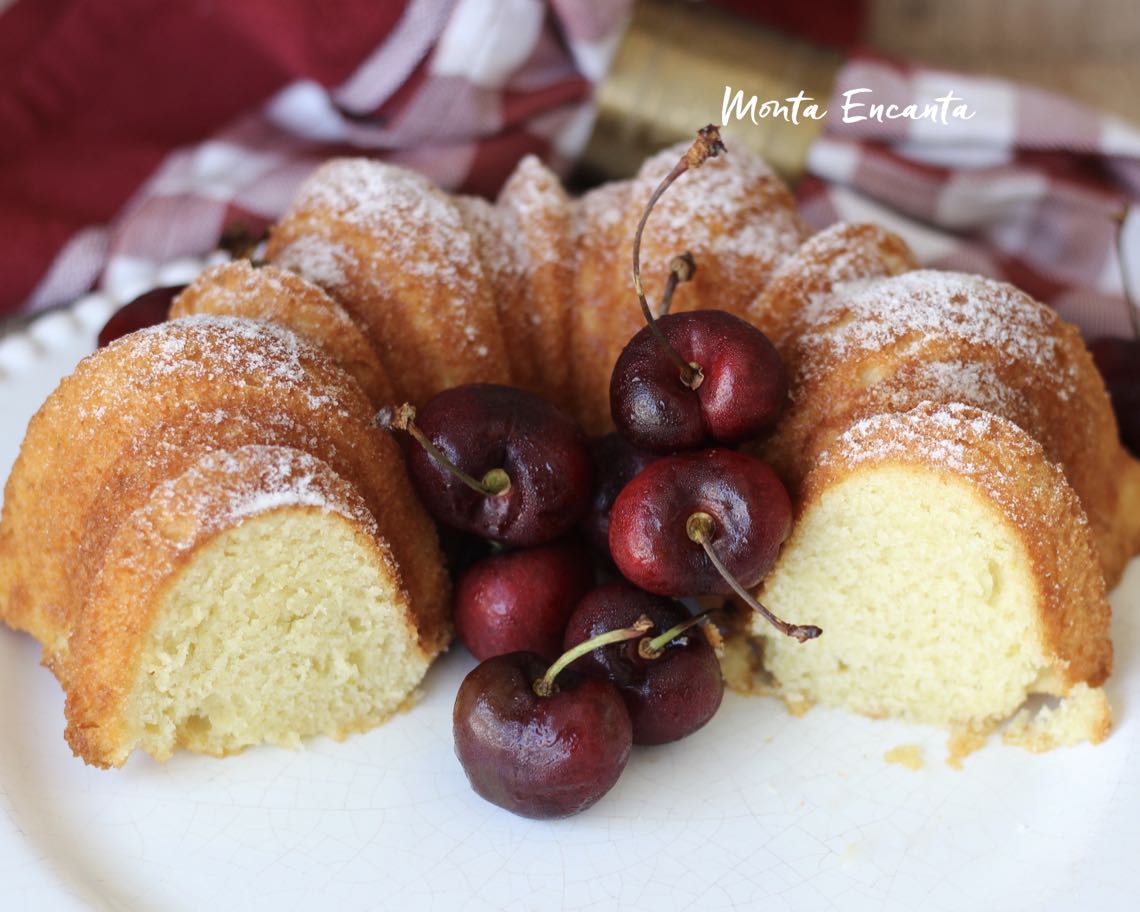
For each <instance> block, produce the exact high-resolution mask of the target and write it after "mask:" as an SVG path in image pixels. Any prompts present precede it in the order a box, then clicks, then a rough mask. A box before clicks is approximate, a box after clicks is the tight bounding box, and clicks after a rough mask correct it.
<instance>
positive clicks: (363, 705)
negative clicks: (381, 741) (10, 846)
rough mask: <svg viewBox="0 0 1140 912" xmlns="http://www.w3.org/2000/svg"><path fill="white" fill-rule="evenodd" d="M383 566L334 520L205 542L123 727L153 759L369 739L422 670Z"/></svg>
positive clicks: (255, 526)
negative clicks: (366, 734)
mask: <svg viewBox="0 0 1140 912" xmlns="http://www.w3.org/2000/svg"><path fill="white" fill-rule="evenodd" d="M404 606H405V598H404V597H403V596H402V595H401V594H400V592H399V590H398V588H397V583H396V580H395V579H394V578H393V576H392V573H391V570H390V567H389V565H388V564H387V563H386V562H385V561H384V560H383V559H382V557H381V555H380V552H379V551H378V550H377V548H376V546H375V544H374V543H373V542H372V541H371V540H370V539H369V538H368V537H367V536H366V535H363V534H362V533H360V532H359V531H357V530H356V529H354V528H353V526H352V525H351V524H350V522H349V521H347V520H345V519H344V518H343V517H341V516H340V515H339V514H336V513H329V512H325V511H322V510H321V509H319V508H315V507H297V506H294V507H290V508H282V509H277V510H274V511H272V512H268V513H263V514H260V515H257V516H254V517H251V518H250V519H248V520H247V521H245V522H243V523H242V524H240V525H238V526H236V527H233V528H230V529H227V530H226V531H224V532H222V533H220V534H218V535H216V536H214V537H213V538H212V539H210V540H209V541H208V542H207V543H205V544H204V545H203V546H202V547H200V548H199V549H198V550H197V552H196V553H195V554H194V556H193V558H192V559H191V561H190V562H189V563H188V565H187V566H186V567H185V568H183V570H182V571H181V572H180V573H178V574H176V575H175V576H174V578H173V579H172V580H171V582H170V584H169V585H168V586H167V588H166V590H165V592H164V593H163V595H162V597H161V598H160V600H159V603H158V605H157V610H156V614H155V617H156V622H155V624H154V626H153V628H152V630H151V632H150V634H149V636H148V637H147V638H146V640H145V642H144V645H143V649H142V653H141V659H140V665H139V671H138V681H137V684H136V686H135V688H134V689H133V694H132V696H131V698H130V704H129V705H128V706H127V707H126V708H125V709H126V711H125V713H124V718H125V722H126V724H127V726H128V728H130V729H133V731H132V732H131V737H130V739H129V740H130V742H133V743H135V744H137V746H139V747H142V748H143V749H144V750H146V751H147V752H148V753H151V754H152V755H154V756H157V757H160V758H161V757H166V756H168V755H169V754H170V753H171V752H172V751H173V750H174V749H175V748H176V747H189V748H191V749H193V750H197V751H202V752H205V753H210V754H227V753H231V752H233V751H237V750H240V749H241V748H243V747H246V746H249V745H251V744H255V743H262V742H265V743H271V744H278V745H282V746H288V747H294V746H296V745H297V744H298V743H299V740H300V738H301V737H304V736H309V735H316V734H323V735H329V736H332V737H343V736H344V735H346V734H348V733H350V732H353V731H359V730H363V729H366V728H369V727H371V726H373V725H375V724H377V723H378V722H380V721H382V720H383V719H384V718H386V717H387V716H389V715H390V714H392V713H393V712H394V711H396V710H397V709H399V708H400V707H401V704H402V703H403V702H404V701H405V700H406V698H407V695H408V694H409V693H410V692H411V691H412V689H413V688H414V687H415V686H416V685H417V684H418V683H419V681H420V680H421V678H422V677H423V675H424V673H425V672H426V670H427V666H428V658H427V656H426V655H425V653H424V651H423V650H422V649H421V648H420V646H419V644H418V642H417V641H416V638H415V632H414V629H413V628H411V627H410V625H409V623H408V620H407V616H406V614H405V607H404Z"/></svg>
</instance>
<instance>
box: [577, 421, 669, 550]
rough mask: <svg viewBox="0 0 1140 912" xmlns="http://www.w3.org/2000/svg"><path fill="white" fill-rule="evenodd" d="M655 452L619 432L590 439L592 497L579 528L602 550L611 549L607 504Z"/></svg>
mask: <svg viewBox="0 0 1140 912" xmlns="http://www.w3.org/2000/svg"><path fill="white" fill-rule="evenodd" d="M659 455H660V454H658V453H650V452H649V451H648V450H639V449H638V448H637V447H635V446H634V445H633V444H632V443H630V442H629V441H628V440H626V439H625V438H624V437H623V436H622V435H621V434H606V435H605V436H604V437H593V438H591V439H590V457H591V459H592V460H593V465H594V499H593V500H592V501H591V502H590V512H588V513H587V514H586V518H585V519H583V520H582V529H583V531H585V533H586V537H587V538H589V540H590V544H592V545H593V546H594V547H595V548H597V549H598V550H599V551H600V552H601V553H602V554H604V555H606V556H607V557H608V556H609V553H610V508H611V507H612V506H613V503H614V499H615V498H616V497H617V496H618V494H620V493H621V489H622V488H624V487H625V486H626V485H627V484H628V483H629V481H630V479H632V478H633V476H634V475H636V474H637V473H638V472H640V471H641V470H642V469H644V468H645V467H646V466H647V465H649V464H650V463H651V462H653V461H654V460H655V459H657V458H659Z"/></svg>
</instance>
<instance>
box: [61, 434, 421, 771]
mask: <svg viewBox="0 0 1140 912" xmlns="http://www.w3.org/2000/svg"><path fill="white" fill-rule="evenodd" d="M283 509H287V510H305V511H313V512H321V513H324V514H326V515H329V516H331V517H336V518H337V519H338V520H339V521H343V522H347V523H348V524H349V525H350V526H351V527H352V528H353V531H354V534H355V536H356V538H357V539H358V541H359V542H360V544H361V546H362V547H363V548H365V549H368V550H371V551H374V552H375V553H376V555H377V560H378V563H379V564H381V565H383V566H386V567H387V570H388V573H389V574H390V575H391V577H392V578H393V580H394V581H395V585H396V588H397V589H398V590H402V589H403V583H402V581H401V579H400V569H399V567H398V566H397V564H396V562H395V561H394V559H393V558H392V555H391V552H390V551H389V549H388V547H387V545H386V544H385V543H384V542H383V540H382V539H380V538H379V527H378V525H377V523H376V520H375V518H374V517H373V516H372V513H371V512H370V511H369V510H368V507H367V506H366V504H365V503H364V500H363V499H362V498H361V496H360V494H359V492H357V491H356V490H355V489H354V487H353V486H352V485H350V484H349V483H348V482H347V481H345V480H344V479H343V478H341V477H340V476H338V475H337V474H336V473H335V472H334V471H333V470H332V469H331V468H330V467H329V466H328V465H327V464H326V463H324V462H322V461H321V460H320V459H317V458H316V457H315V456H312V455H310V454H308V453H305V452H302V451H300V450H295V449H292V448H287V447H273V446H247V447H239V448H238V449H236V450H233V451H225V450H216V451H214V452H211V453H208V454H206V455H205V456H203V457H202V458H201V459H200V460H199V461H198V462H197V463H195V464H194V465H192V466H190V468H188V469H187V470H186V471H185V472H183V473H182V474H181V475H179V476H177V477H176V478H173V479H170V480H169V481H165V482H162V483H161V484H159V485H158V486H156V487H155V489H154V491H153V492H152V494H151V496H150V497H149V498H148V500H147V501H146V503H144V504H143V505H142V506H141V507H139V508H138V509H137V510H135V511H134V512H133V513H131V514H130V516H128V517H126V519H125V520H124V521H123V523H122V524H121V525H120V526H119V528H118V529H117V531H116V533H115V535H114V536H113V537H112V539H111V540H110V542H109V543H108V546H107V557H106V560H105V561H104V562H103V566H102V568H101V569H100V571H99V572H98V573H97V574H96V576H95V579H94V581H93V583H92V585H91V589H90V592H89V594H88V596H87V598H86V599H85V600H84V604H83V609H82V611H81V612H80V613H79V616H78V617H77V618H76V625H75V628H74V630H73V631H72V634H71V639H70V649H69V651H68V657H67V660H66V664H67V668H66V671H65V673H64V674H63V675H62V677H63V678H64V679H66V680H67V682H68V686H67V702H66V708H65V711H66V716H67V730H66V737H67V740H68V743H69V744H70V745H71V747H72V749H73V750H74V751H75V753H76V754H77V755H78V756H80V757H82V758H83V759H84V760H85V761H87V762H88V763H91V764H93V765H95V766H104V767H105V766H118V765H121V764H122V762H123V761H124V760H126V757H127V754H128V753H129V752H130V750H131V748H132V747H133V746H134V745H133V740H132V739H131V738H130V733H129V727H130V726H129V723H128V721H127V719H126V718H125V717H124V712H125V710H126V706H125V704H126V702H127V700H128V699H129V696H130V694H131V692H132V690H133V688H134V687H135V686H136V680H137V677H138V674H139V670H138V663H139V660H140V657H141V656H140V650H141V648H142V645H143V643H144V642H145V640H146V636H147V634H148V632H149V630H150V629H151V627H152V626H153V625H154V623H155V621H156V616H155V609H156V607H157V605H158V604H159V601H160V598H161V596H162V593H163V591H164V590H165V589H167V588H168V587H169V586H170V585H171V583H172V582H173V581H174V579H175V578H176V576H177V574H178V573H179V571H181V570H182V569H183V568H185V567H186V566H188V565H189V564H190V562H191V561H192V560H193V559H194V557H195V555H196V554H197V552H198V551H199V550H200V549H201V548H202V546H203V545H204V544H205V543H206V542H208V541H209V540H211V539H212V538H213V537H214V536H216V535H217V534H219V533H221V532H225V531H226V530H228V529H231V528H233V527H235V526H236V525H237V524H239V523H240V522H242V521H244V520H246V519H248V518H251V517H253V516H257V515H260V514H264V513H267V512H271V511H275V510H283ZM402 608H403V611H404V616H405V622H406V623H407V624H408V626H409V627H411V628H413V629H414V627H415V625H416V623H417V621H418V619H417V618H416V616H415V614H414V612H413V611H412V607H411V605H410V603H409V601H408V599H407V595H406V593H404V595H403V605H402ZM429 658H430V656H429V655H428V654H426V653H425V655H424V661H425V662H426V661H427V660H428V659H429ZM136 737H137V735H136Z"/></svg>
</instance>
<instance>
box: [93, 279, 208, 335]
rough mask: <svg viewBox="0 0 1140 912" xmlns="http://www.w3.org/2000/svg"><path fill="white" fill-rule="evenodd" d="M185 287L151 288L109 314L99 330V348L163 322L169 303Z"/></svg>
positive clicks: (167, 315)
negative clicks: (108, 317)
mask: <svg viewBox="0 0 1140 912" xmlns="http://www.w3.org/2000/svg"><path fill="white" fill-rule="evenodd" d="M185 287H186V286H185V285H165V286H163V287H161V288H152V289H151V290H150V291H148V292H145V293H143V294H141V295H139V296H138V297H137V298H135V299H134V300H133V301H129V302H128V303H126V304H124V305H123V306H122V307H120V308H119V309H118V310H116V311H115V312H114V313H113V314H111V318H110V319H109V320H108V321H107V322H106V323H105V324H104V326H103V328H102V329H101V330H99V347H100V348H102V347H103V346H105V345H110V344H111V343H112V342H114V341H115V340H116V339H118V338H119V337H120V336H125V335H127V334H128V333H133V332H135V331H137V330H140V329H146V328H147V327H148V326H154V325H155V324H158V323H163V322H165V321H166V319H167V317H169V316H170V305H171V303H172V302H173V301H174V299H175V298H176V297H178V295H179V294H180V293H181V291H182V289H183V288H185Z"/></svg>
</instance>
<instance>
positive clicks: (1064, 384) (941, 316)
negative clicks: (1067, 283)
mask: <svg viewBox="0 0 1140 912" xmlns="http://www.w3.org/2000/svg"><path fill="white" fill-rule="evenodd" d="M804 321H805V323H806V325H807V329H806V331H805V332H804V333H803V335H802V336H801V337H800V340H799V346H800V357H799V358H798V362H797V369H798V371H799V372H800V373H801V375H802V376H803V377H804V378H808V377H810V376H812V375H813V374H814V373H818V372H821V371H826V370H829V365H830V364H831V363H833V361H834V360H842V359H844V358H847V357H850V356H851V355H853V354H855V353H856V352H859V351H879V350H882V349H886V348H889V347H890V346H893V345H896V344H899V343H903V342H906V341H909V340H913V341H915V342H916V343H917V344H921V343H925V342H930V341H932V340H939V339H943V340H952V341H956V342H959V343H965V344H966V345H968V346H981V347H984V348H985V349H988V350H991V351H998V352H1002V353H1003V357H1004V358H1006V359H1014V360H1016V361H1018V362H1020V363H1022V364H1025V365H1029V366H1033V367H1035V368H1037V369H1039V370H1042V371H1047V372H1051V373H1052V374H1053V375H1054V376H1055V378H1056V380H1057V382H1058V387H1059V395H1060V396H1061V398H1066V397H1067V396H1068V395H1069V394H1070V391H1071V389H1072V387H1073V385H1074V383H1075V381H1076V368H1075V366H1070V367H1069V368H1068V369H1066V370H1062V368H1061V365H1060V359H1059V358H1058V337H1057V332H1056V331H1057V327H1058V324H1059V320H1058V318H1057V316H1056V314H1054V313H1053V312H1052V311H1050V310H1049V309H1048V308H1047V307H1045V306H1044V305H1042V304H1038V303H1037V302H1036V301H1034V300H1033V299H1032V298H1030V297H1029V296H1028V295H1026V294H1025V293H1024V292H1021V291H1019V290H1018V289H1016V288H1014V287H1013V286H1012V285H1007V284H1005V283H1002V282H996V281H993V280H992V279H985V278H982V277H980V276H971V275H965V274H962V273H954V272H939V271H936V270H919V271H915V272H908V273H904V274H902V275H898V276H891V277H889V278H885V279H879V280H875V281H871V282H870V283H868V284H867V285H866V286H864V287H863V288H862V289H861V290H859V291H858V292H855V293H851V290H850V289H848V290H847V293H844V294H834V295H827V296H824V297H821V298H818V299H816V300H812V301H809V302H808V303H807V305H806V307H805V309H804Z"/></svg>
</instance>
